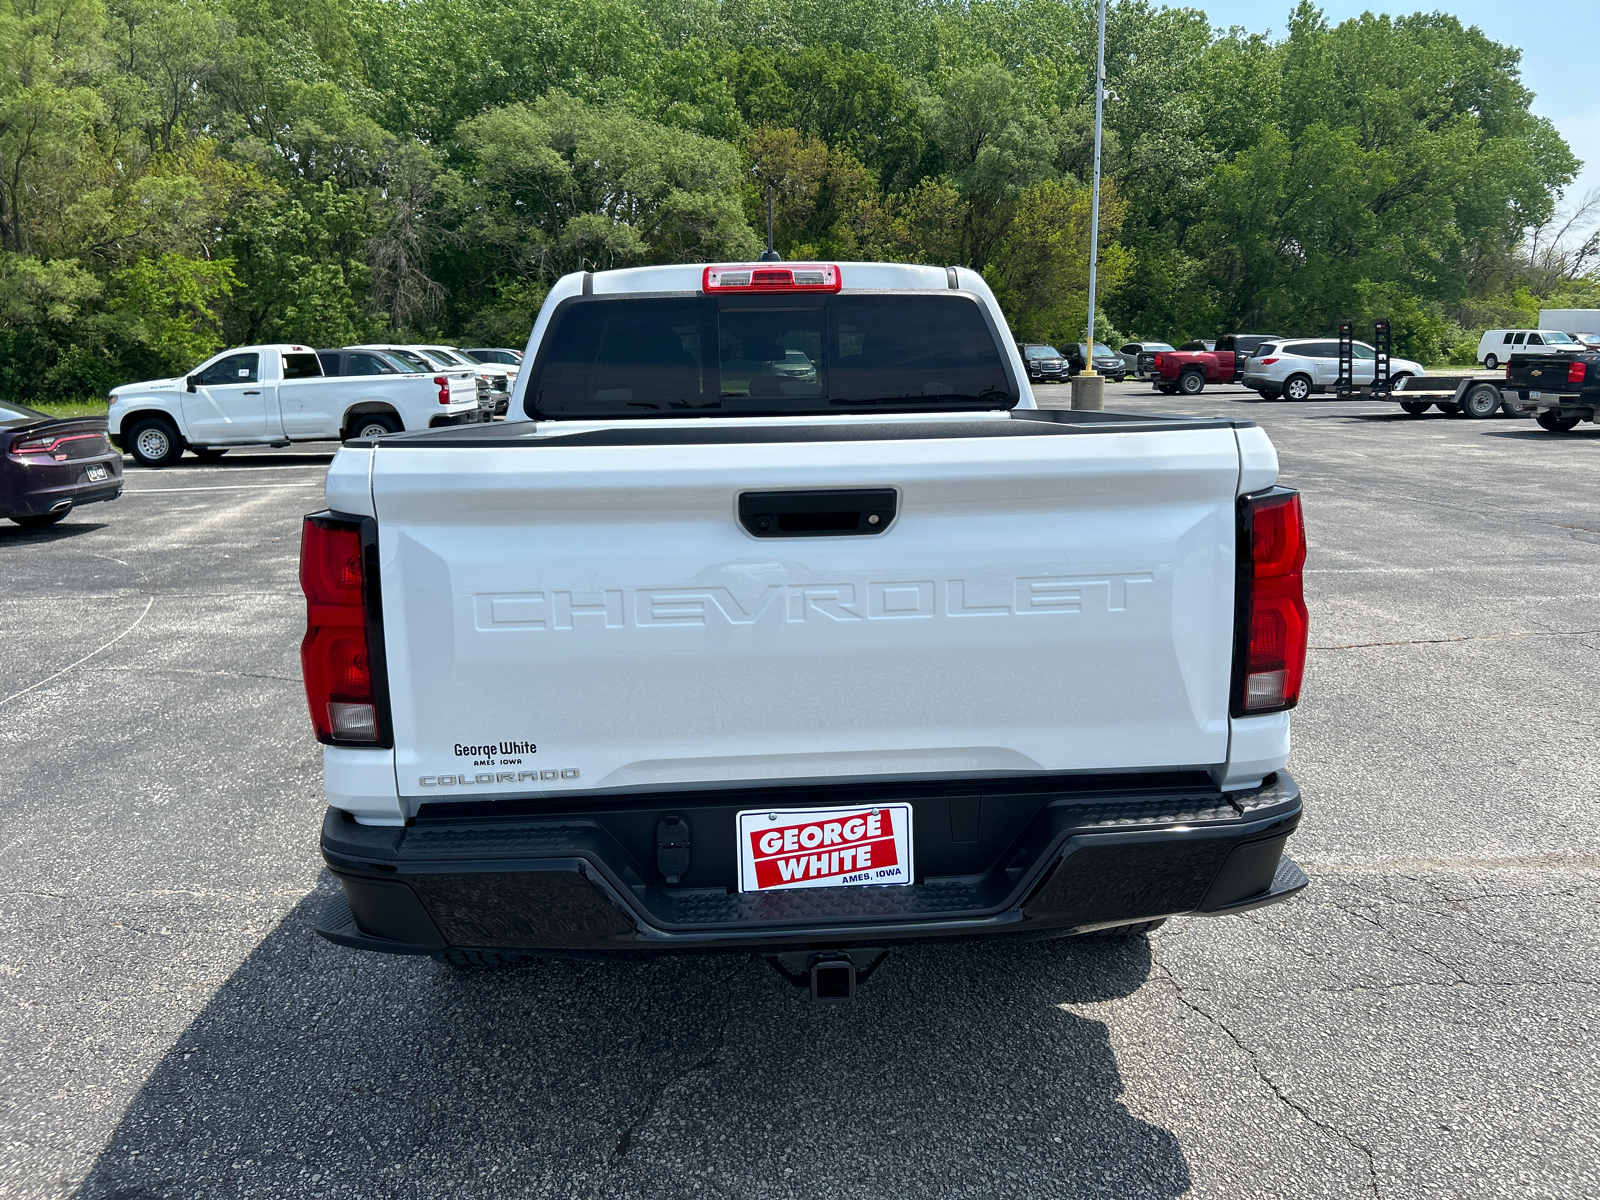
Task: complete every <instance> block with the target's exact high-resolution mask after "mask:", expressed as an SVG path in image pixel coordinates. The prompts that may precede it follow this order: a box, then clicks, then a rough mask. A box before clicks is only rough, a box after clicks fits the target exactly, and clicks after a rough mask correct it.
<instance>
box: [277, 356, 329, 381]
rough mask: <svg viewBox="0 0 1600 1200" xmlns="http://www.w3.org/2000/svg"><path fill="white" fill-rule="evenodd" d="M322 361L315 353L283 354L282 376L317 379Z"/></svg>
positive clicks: (319, 375) (320, 374) (320, 373)
mask: <svg viewBox="0 0 1600 1200" xmlns="http://www.w3.org/2000/svg"><path fill="white" fill-rule="evenodd" d="M321 376H322V362H321V360H320V359H318V358H317V356H316V355H315V354H285V355H284V356H283V377H284V378H285V379H319V378H321Z"/></svg>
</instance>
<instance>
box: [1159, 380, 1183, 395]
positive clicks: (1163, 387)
mask: <svg viewBox="0 0 1600 1200" xmlns="http://www.w3.org/2000/svg"><path fill="white" fill-rule="evenodd" d="M1156 391H1158V392H1160V393H1161V394H1162V395H1163V396H1172V395H1175V394H1176V393H1177V391H1178V385H1177V384H1175V383H1158V384H1156Z"/></svg>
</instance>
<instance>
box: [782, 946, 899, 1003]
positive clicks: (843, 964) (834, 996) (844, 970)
mask: <svg viewBox="0 0 1600 1200" xmlns="http://www.w3.org/2000/svg"><path fill="white" fill-rule="evenodd" d="M888 957H889V952H888V951H887V950H885V949H883V948H882V947H878V946H857V947H851V948H850V949H845V950H791V951H789V952H788V953H786V954H769V955H767V961H768V962H769V963H771V964H772V966H773V968H774V969H775V970H776V971H777V972H778V974H780V975H782V976H783V977H784V978H785V979H787V980H788V981H789V982H790V983H792V984H794V985H795V986H796V987H802V988H806V989H808V990H809V991H810V992H811V999H812V1000H814V1001H816V1002H817V1003H818V1004H843V1003H844V1002H845V1001H846V1000H854V999H855V998H856V992H857V991H858V990H859V989H860V987H861V985H862V984H863V983H865V982H866V981H867V979H868V978H869V977H870V976H871V975H872V973H873V972H874V971H876V970H877V969H878V968H879V967H880V966H881V965H882V964H883V960H884V959H886V958H888Z"/></svg>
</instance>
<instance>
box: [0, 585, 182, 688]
mask: <svg viewBox="0 0 1600 1200" xmlns="http://www.w3.org/2000/svg"><path fill="white" fill-rule="evenodd" d="M155 602H156V598H155V597H154V596H151V597H150V599H149V600H147V601H145V606H144V611H143V612H142V613H140V614H139V615H138V616H137V617H135V618H134V619H133V624H132V625H129V626H128V627H127V628H126V629H124V630H123V631H122V632H121V633H119V634H117V636H116V637H114V638H112V639H111V640H110V641H109V642H107V643H106V644H105V645H104V646H101V647H100V650H109V649H111V647H113V646H115V645H116V644H117V643H118V642H120V641H121V640H122V639H123V638H125V637H127V636H128V635H129V634H130V633H132V632H133V631H134V630H135V629H137V628H138V627H139V622H140V621H142V620H144V619H145V618H146V617H148V616H149V615H150V608H151V606H152V605H154V604H155ZM100 650H91V651H89V653H87V654H85V655H84V656H83V657H82V658H80V659H79V660H78V661H77V662H75V663H70V664H69V665H67V666H65V667H62V668H61V670H59V671H57V672H56V673H55V674H54V675H47V676H46V677H45V678H43V679H41V680H39V682H38V683H32V684H29V685H28V686H27V687H25V688H23V689H22V690H21V691H20V692H12V693H11V695H9V696H7V697H6V698H5V699H4V700H0V705H5V704H10V703H11V702H12V701H13V700H15V699H16V698H17V697H18V696H26V695H27V694H28V693H29V692H31V691H33V690H34V688H42V687H43V686H44V685H45V684H47V683H49V682H50V681H51V680H52V679H60V678H61V677H62V676H63V675H65V674H66V673H67V672H68V671H70V670H72V669H73V667H81V666H83V664H84V663H86V662H88V661H89V660H90V659H91V658H93V657H94V656H95V655H96V654H99V653H100Z"/></svg>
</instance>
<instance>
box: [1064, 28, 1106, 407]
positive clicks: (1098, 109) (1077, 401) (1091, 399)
mask: <svg viewBox="0 0 1600 1200" xmlns="http://www.w3.org/2000/svg"><path fill="white" fill-rule="evenodd" d="M1105 101H1106V0H1100V43H1099V49H1098V51H1097V53H1096V55H1095V68H1094V195H1093V198H1092V200H1091V204H1092V206H1093V208H1092V212H1091V214H1090V217H1089V329H1088V334H1089V340H1088V343H1087V344H1086V345H1085V347H1084V354H1083V357H1084V365H1083V370H1082V371H1081V372H1080V373H1079V375H1078V380H1083V384H1082V386H1079V384H1078V380H1074V381H1073V388H1072V407H1073V408H1092V409H1101V408H1104V407H1105V381H1104V380H1103V379H1101V378H1100V376H1099V375H1098V374H1097V373H1096V372H1095V369H1094V303H1095V294H1094V293H1095V276H1096V274H1097V273H1098V270H1099V266H1100V144H1101V129H1102V117H1103V114H1104V110H1105ZM1084 376H1088V377H1089V378H1088V379H1084Z"/></svg>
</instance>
